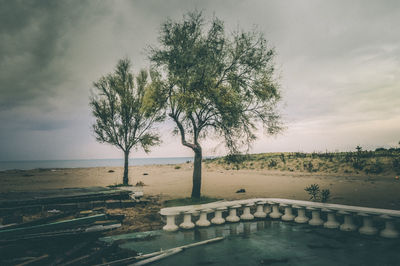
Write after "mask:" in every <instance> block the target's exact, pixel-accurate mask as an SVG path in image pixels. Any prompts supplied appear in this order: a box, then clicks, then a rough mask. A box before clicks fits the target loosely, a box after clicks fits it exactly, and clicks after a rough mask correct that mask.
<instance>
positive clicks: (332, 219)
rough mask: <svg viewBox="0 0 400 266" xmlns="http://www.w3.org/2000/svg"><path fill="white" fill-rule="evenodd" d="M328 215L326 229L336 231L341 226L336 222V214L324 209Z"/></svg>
mask: <svg viewBox="0 0 400 266" xmlns="http://www.w3.org/2000/svg"><path fill="white" fill-rule="evenodd" d="M322 211H323V212H325V213H326V216H327V221H326V222H325V223H324V227H325V228H329V229H336V228H338V227H339V226H340V224H339V222H338V221H336V216H335V212H334V211H332V210H331V209H322Z"/></svg>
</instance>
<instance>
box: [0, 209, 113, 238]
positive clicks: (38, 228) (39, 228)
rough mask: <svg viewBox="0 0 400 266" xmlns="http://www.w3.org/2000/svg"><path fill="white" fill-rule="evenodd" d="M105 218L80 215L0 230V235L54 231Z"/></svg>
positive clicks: (104, 216) (100, 215)
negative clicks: (46, 222)
mask: <svg viewBox="0 0 400 266" xmlns="http://www.w3.org/2000/svg"><path fill="white" fill-rule="evenodd" d="M105 218H106V215H105V214H98V215H93V216H88V217H82V218H77V219H72V220H65V221H61V222H55V223H49V224H40V225H34V226H27V227H21V228H15V229H6V230H0V237H1V238H5V237H7V236H12V237H13V236H16V235H21V234H34V233H42V232H49V231H55V230H57V229H66V228H71V227H76V226H79V225H84V224H91V223H93V222H95V221H98V220H102V219H105Z"/></svg>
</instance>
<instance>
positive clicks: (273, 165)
mask: <svg viewBox="0 0 400 266" xmlns="http://www.w3.org/2000/svg"><path fill="white" fill-rule="evenodd" d="M277 165H278V163H277V162H276V161H275V160H274V159H271V161H269V163H268V167H269V168H273V167H276V166H277Z"/></svg>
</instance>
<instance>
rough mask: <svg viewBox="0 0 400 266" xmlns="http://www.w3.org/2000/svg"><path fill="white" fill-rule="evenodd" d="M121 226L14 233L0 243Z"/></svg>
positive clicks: (94, 231) (79, 233)
mask: <svg viewBox="0 0 400 266" xmlns="http://www.w3.org/2000/svg"><path fill="white" fill-rule="evenodd" d="M118 227H121V224H120V223H118V224H110V225H104V226H103V225H95V226H91V227H88V228H73V229H64V230H57V231H50V232H44V233H35V234H24V235H16V236H13V237H12V238H9V239H1V240H0V244H1V243H4V242H12V241H18V240H29V239H38V238H53V237H61V236H70V235H82V234H93V233H98V232H102V231H107V230H112V229H115V228H118Z"/></svg>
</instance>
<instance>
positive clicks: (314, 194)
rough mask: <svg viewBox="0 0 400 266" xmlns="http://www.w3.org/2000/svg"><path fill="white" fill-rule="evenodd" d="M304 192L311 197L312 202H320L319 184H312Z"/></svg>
mask: <svg viewBox="0 0 400 266" xmlns="http://www.w3.org/2000/svg"><path fill="white" fill-rule="evenodd" d="M304 190H305V191H306V192H307V193H308V194H309V195H310V200H312V201H317V200H318V195H319V192H320V189H319V185H318V184H312V185H310V186H308V187H306V188H305V189H304Z"/></svg>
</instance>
